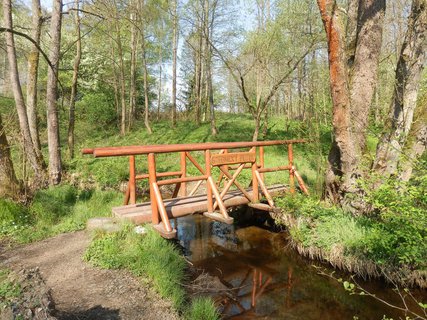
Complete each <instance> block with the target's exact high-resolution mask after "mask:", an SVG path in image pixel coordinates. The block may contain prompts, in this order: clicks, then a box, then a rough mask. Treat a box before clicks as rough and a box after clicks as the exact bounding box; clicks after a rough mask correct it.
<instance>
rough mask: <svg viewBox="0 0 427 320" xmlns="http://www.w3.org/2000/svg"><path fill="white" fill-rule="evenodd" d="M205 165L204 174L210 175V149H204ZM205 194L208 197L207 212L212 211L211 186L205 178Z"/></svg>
mask: <svg viewBox="0 0 427 320" xmlns="http://www.w3.org/2000/svg"><path fill="white" fill-rule="evenodd" d="M205 165H206V175H207V176H208V177H210V176H211V151H210V150H209V149H208V150H206V151H205ZM206 194H207V199H208V212H209V213H211V212H213V199H212V186H211V185H210V184H209V182H208V181H207V180H206Z"/></svg>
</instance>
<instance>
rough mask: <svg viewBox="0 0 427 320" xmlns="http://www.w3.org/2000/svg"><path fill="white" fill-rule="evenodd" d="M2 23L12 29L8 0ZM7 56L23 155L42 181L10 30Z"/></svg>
mask: <svg viewBox="0 0 427 320" xmlns="http://www.w3.org/2000/svg"><path fill="white" fill-rule="evenodd" d="M3 14H4V24H5V27H6V28H8V29H13V23H12V6H11V1H10V0H5V1H3ZM6 46H7V56H8V61H9V72H10V82H11V86H12V91H13V95H14V98H15V105H16V111H17V114H18V118H19V127H20V131H21V135H22V139H23V146H24V152H25V155H26V157H27V159H28V161H29V163H30V165H31V167H32V169H33V170H34V174H35V181H36V183H37V184H39V183H43V180H44V170H43V166H42V163H41V161H40V159H39V158H38V157H37V154H36V151H35V149H34V145H33V141H32V139H31V133H30V127H29V123H28V117H27V110H26V106H25V103H24V97H23V94H22V89H21V83H20V82H19V72H18V64H17V60H16V51H15V40H14V37H13V34H12V33H11V32H6Z"/></svg>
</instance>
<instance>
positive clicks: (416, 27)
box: [373, 0, 427, 176]
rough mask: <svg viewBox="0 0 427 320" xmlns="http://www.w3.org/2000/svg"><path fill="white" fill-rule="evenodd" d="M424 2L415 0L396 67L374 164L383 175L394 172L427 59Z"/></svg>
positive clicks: (410, 120)
mask: <svg viewBox="0 0 427 320" xmlns="http://www.w3.org/2000/svg"><path fill="white" fill-rule="evenodd" d="M426 37H427V3H426V1H425V0H414V1H413V3H412V9H411V14H410V16H409V22H408V28H407V32H406V35H405V39H404V41H403V44H402V49H401V52H400V57H399V61H398V63H397V68H396V76H395V86H394V94H393V100H392V103H391V107H390V121H389V125H388V128H387V130H388V131H387V132H386V133H385V134H384V135H383V136H382V137H381V139H380V142H379V144H378V146H377V154H376V158H375V161H374V164H373V168H374V170H376V171H377V172H378V173H380V174H381V175H382V176H389V175H394V174H396V173H397V168H398V163H399V159H400V156H401V153H402V150H403V148H404V145H405V143H406V141H407V137H408V134H409V131H410V129H411V125H412V121H413V116H414V111H415V107H416V104H417V97H418V88H419V85H420V77H421V74H422V71H423V69H424V66H425V62H426V50H427V41H426Z"/></svg>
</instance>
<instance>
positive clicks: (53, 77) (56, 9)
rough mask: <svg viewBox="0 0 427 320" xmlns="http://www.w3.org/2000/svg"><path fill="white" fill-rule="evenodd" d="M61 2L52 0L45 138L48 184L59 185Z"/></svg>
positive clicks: (60, 167)
mask: <svg viewBox="0 0 427 320" xmlns="http://www.w3.org/2000/svg"><path fill="white" fill-rule="evenodd" d="M61 24H62V0H53V10H52V18H51V23H50V36H51V44H50V54H49V60H50V62H51V64H52V67H51V68H49V69H48V72H47V88H46V104H47V138H48V145H49V146H48V147H49V148H48V149H49V183H50V184H52V185H56V184H59V183H60V182H61V178H62V163H61V145H60V140H59V121H58V106H57V97H58V69H59V58H60V48H61Z"/></svg>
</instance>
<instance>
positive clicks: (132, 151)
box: [82, 139, 308, 158]
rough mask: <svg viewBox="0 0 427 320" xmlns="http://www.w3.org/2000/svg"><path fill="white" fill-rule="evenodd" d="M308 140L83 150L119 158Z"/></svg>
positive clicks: (96, 154)
mask: <svg viewBox="0 0 427 320" xmlns="http://www.w3.org/2000/svg"><path fill="white" fill-rule="evenodd" d="M306 142H308V141H307V140H304V139H299V140H271V141H245V142H207V143H187V144H167V145H147V146H123V147H102V148H92V149H83V150H82V152H83V154H93V156H94V157H96V158H98V157H117V156H130V155H138V154H148V153H168V152H181V151H204V150H219V149H234V148H249V147H261V146H263V147H265V146H275V145H290V144H295V143H306Z"/></svg>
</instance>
